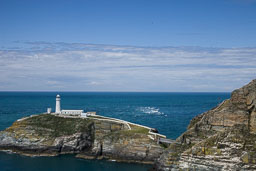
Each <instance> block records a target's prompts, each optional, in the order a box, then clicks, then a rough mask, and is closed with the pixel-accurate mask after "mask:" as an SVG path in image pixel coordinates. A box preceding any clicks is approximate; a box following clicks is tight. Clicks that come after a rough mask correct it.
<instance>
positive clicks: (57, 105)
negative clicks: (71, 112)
mask: <svg viewBox="0 0 256 171" xmlns="http://www.w3.org/2000/svg"><path fill="white" fill-rule="evenodd" d="M55 113H58V114H60V113H61V110H60V95H59V94H57V96H56V108H55Z"/></svg>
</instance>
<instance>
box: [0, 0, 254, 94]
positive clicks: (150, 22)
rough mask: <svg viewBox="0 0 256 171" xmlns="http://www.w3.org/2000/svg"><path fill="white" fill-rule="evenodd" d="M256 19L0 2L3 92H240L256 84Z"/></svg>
mask: <svg viewBox="0 0 256 171" xmlns="http://www.w3.org/2000/svg"><path fill="white" fill-rule="evenodd" d="M255 11H256V1H255V0H201V1H200V0H194V1H190V0H186V1H185V0H177V1H175V0H136V1H135V0H122V1H121V0H115V1H113V0H108V1H106V0H104V1H103V0H102V1H99V0H91V1H89V0H83V1H82V0H81V1H79V0H74V1H64V0H62V1H58V0H51V1H50V0H49V1H48V0H44V1H39V0H24V1H21V0H0V66H1V68H0V71H1V74H0V90H2V91H5V90H25V91H30V90H31V91H37V90H38V91H41V90H44V91H48V90H50V91H232V90H233V89H234V88H238V87H240V86H242V85H243V84H246V83H248V82H249V81H250V80H251V79H253V78H255V71H256V67H255V64H256V48H255V47H256V31H255V30H256V12H255ZM65 66H67V67H65ZM68 66H71V67H68Z"/></svg>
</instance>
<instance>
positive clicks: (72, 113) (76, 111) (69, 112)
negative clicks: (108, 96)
mask: <svg viewBox="0 0 256 171" xmlns="http://www.w3.org/2000/svg"><path fill="white" fill-rule="evenodd" d="M83 112H84V110H62V111H61V114H67V115H81V114H82V113H83Z"/></svg>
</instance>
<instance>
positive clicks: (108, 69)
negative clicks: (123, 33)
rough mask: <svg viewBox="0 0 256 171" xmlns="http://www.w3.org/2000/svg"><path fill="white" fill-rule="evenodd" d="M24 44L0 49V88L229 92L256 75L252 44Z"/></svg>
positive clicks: (255, 58)
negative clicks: (242, 45) (205, 45)
mask: <svg viewBox="0 0 256 171" xmlns="http://www.w3.org/2000/svg"><path fill="white" fill-rule="evenodd" d="M25 47H26V48H24V47H23V48H22V47H19V48H17V49H16V50H15V49H13V48H12V49H2V50H0V72H1V75H0V79H1V82H0V90H56V91H61V90H65V91H69V90H70V91H76V90H77V91H98V90H99V91H231V90H233V89H234V88H238V87H240V86H242V85H243V84H246V83H247V82H249V81H250V80H251V79H253V78H255V74H256V66H255V64H256V48H226V49H224V48H200V47H133V46H114V45H90V44H68V43H47V42H30V43H29V46H28V45H26V46H25Z"/></svg>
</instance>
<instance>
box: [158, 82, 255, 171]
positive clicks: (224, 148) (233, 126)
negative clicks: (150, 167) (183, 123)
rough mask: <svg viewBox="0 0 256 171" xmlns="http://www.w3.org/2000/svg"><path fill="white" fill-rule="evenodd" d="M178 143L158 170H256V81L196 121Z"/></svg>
mask: <svg viewBox="0 0 256 171" xmlns="http://www.w3.org/2000/svg"><path fill="white" fill-rule="evenodd" d="M176 142H177V143H173V144H171V145H170V146H169V148H168V149H167V150H166V151H165V152H164V154H162V155H161V157H160V158H159V159H158V160H157V162H156V164H155V168H154V169H155V170H165V171H166V170H172V171H176V170H199V171H206V170H207V171H208V170H213V171H219V170H223V171H224V170H225V171H234V170H237V171H241V170H256V80H252V81H251V82H250V83H249V84H247V85H245V86H243V87H241V88H239V89H237V90H234V91H233V92H232V93H231V98H230V99H227V100H225V101H223V102H222V103H220V104H219V105H218V106H217V107H215V108H213V109H211V110H209V111H207V112H205V113H203V114H200V115H198V116H196V117H194V118H193V119H192V120H191V121H190V124H189V125H188V127H187V131H186V132H184V133H183V134H182V135H181V136H179V137H178V138H177V139H176ZM178 142H179V143H180V144H179V143H178Z"/></svg>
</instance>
